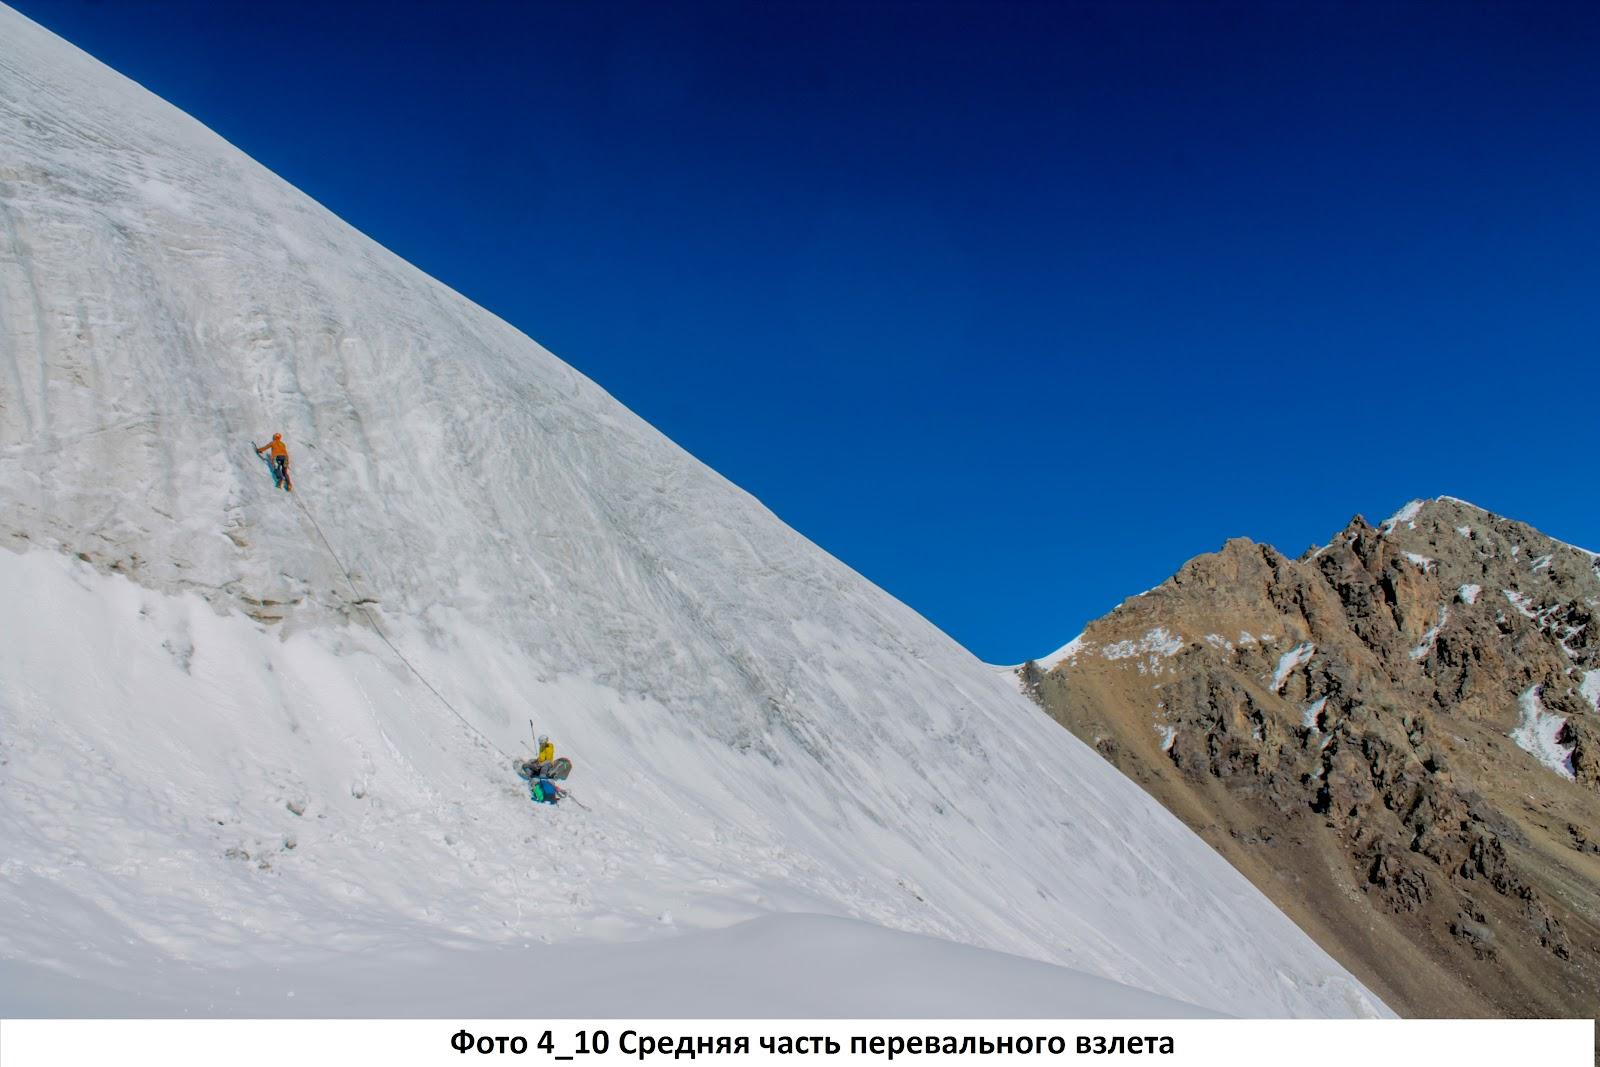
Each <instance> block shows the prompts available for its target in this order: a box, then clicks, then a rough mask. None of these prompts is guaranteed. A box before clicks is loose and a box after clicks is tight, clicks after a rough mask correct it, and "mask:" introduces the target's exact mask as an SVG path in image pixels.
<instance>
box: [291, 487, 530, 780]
mask: <svg viewBox="0 0 1600 1067" xmlns="http://www.w3.org/2000/svg"><path fill="white" fill-rule="evenodd" d="M294 502H295V504H296V505H297V506H298V507H299V508H300V513H301V514H302V515H304V516H305V517H306V518H307V519H309V520H310V521H311V527H312V529H314V530H316V531H317V536H318V537H320V538H321V539H322V547H323V548H326V549H327V550H328V555H329V556H331V557H332V558H333V562H334V564H335V566H337V567H338V568H339V570H340V572H341V573H343V574H344V580H345V582H346V584H348V585H349V586H350V592H351V593H352V594H353V595H354V597H355V606H356V607H358V608H360V609H361V613H362V614H363V615H365V616H366V617H367V622H369V623H371V624H372V631H373V632H374V633H376V634H377V635H378V640H380V641H382V642H383V643H384V644H386V645H388V646H389V651H390V652H393V653H394V654H395V658H396V659H398V660H399V661H400V662H401V663H404V664H405V665H406V669H407V670H409V671H410V672H411V673H412V674H414V675H416V676H417V681H419V682H421V683H422V684H423V685H424V686H426V687H427V689H428V692H430V693H432V694H433V695H434V696H435V697H437V698H438V699H439V703H441V704H443V705H444V706H445V707H446V708H447V709H449V711H450V714H452V715H454V716H455V717H456V718H458V719H460V720H461V725H463V726H465V727H466V728H467V729H468V730H471V731H472V732H473V733H474V734H476V735H477V736H478V739H479V740H481V741H482V742H483V743H484V744H486V745H488V746H489V747H490V748H492V749H494V750H495V751H496V752H498V753H500V755H502V756H504V757H505V758H506V759H516V757H515V756H513V755H512V754H511V753H509V752H507V751H506V750H505V749H503V748H501V747H500V746H499V745H497V744H495V743H494V741H493V740H491V739H490V737H489V736H488V735H487V734H485V733H484V732H483V731H482V730H480V729H478V728H477V727H476V726H474V725H472V722H471V721H470V720H469V719H468V718H467V717H466V716H465V715H463V714H461V712H459V711H458V710H456V706H455V705H454V704H452V703H450V701H449V700H448V699H447V698H446V697H445V695H444V694H443V693H441V692H439V690H437V689H435V688H434V687H433V683H432V682H430V681H428V678H427V676H426V675H424V674H423V673H422V672H421V671H420V670H418V669H417V665H416V664H414V663H412V662H411V661H410V660H409V659H407V658H406V654H405V653H404V652H401V651H400V649H399V648H397V647H396V646H395V643H394V642H393V641H391V640H389V635H388V634H386V633H384V632H383V627H381V626H379V625H378V620H377V619H376V618H374V617H373V614H372V610H371V609H370V608H368V607H367V606H366V605H365V604H363V603H362V600H363V599H364V598H363V597H362V595H361V591H360V590H359V589H357V588H356V580H355V579H354V578H352V577H351V576H350V569H349V568H348V567H346V566H345V565H344V560H342V559H340V558H339V553H337V552H335V551H334V549H333V543H332V542H331V541H329V540H328V535H327V534H325V533H323V532H322V524H321V523H319V522H317V519H316V516H315V515H312V514H311V509H310V508H308V507H306V505H305V501H304V500H302V499H301V498H300V496H299V495H298V494H296V495H295V496H294Z"/></svg>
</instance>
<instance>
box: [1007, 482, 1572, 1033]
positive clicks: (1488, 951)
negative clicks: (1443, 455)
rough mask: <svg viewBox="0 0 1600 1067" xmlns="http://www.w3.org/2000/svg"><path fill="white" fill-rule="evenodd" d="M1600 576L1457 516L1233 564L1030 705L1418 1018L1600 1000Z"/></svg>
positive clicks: (1064, 655) (1459, 506)
mask: <svg viewBox="0 0 1600 1067" xmlns="http://www.w3.org/2000/svg"><path fill="white" fill-rule="evenodd" d="M1597 613H1600V557H1597V556H1596V555H1595V554H1594V553H1591V552H1587V551H1584V550H1583V549H1579V548H1574V547H1573V546H1571V545H1566V544H1562V543H1561V542H1558V541H1555V540H1553V539H1551V538H1549V537H1547V536H1545V535H1543V534H1541V533H1539V532H1538V531H1537V530H1534V529H1533V528H1532V527H1529V526H1527V525H1525V524H1523V523H1520V522H1514V521H1511V520H1508V519H1505V518H1502V517H1500V516H1497V515H1493V514H1491V513H1489V512H1487V511H1484V510H1483V509H1482V508H1478V507H1475V506H1473V505H1471V504H1468V503H1465V502H1463V501H1460V500H1455V499H1452V498H1449V497H1441V498H1439V499H1437V500H1428V501H1413V502H1412V503H1411V504H1409V505H1407V506H1406V507H1405V508H1403V509H1402V510H1401V511H1399V512H1398V513H1397V514H1395V515H1394V516H1392V517H1390V518H1389V519H1388V520H1387V521H1385V522H1383V523H1381V524H1379V525H1378V526H1376V527H1374V526H1371V525H1369V524H1368V523H1367V522H1366V521H1364V520H1363V519H1362V518H1360V517H1359V516H1358V517H1356V518H1355V519H1354V520H1353V521H1352V522H1351V523H1350V524H1349V525H1348V526H1347V527H1346V528H1345V529H1344V530H1343V531H1341V532H1340V533H1339V534H1338V535H1336V536H1335V537H1334V538H1333V539H1332V540H1331V541H1330V542H1329V543H1328V544H1327V545H1324V546H1321V547H1317V548H1313V549H1311V550H1309V551H1307V552H1306V553H1305V554H1304V555H1302V556H1301V557H1300V558H1299V559H1289V558H1287V557H1285V556H1283V555H1282V554H1280V553H1279V552H1277V551H1276V550H1274V549H1273V548H1271V547H1270V546H1267V545H1260V544H1255V543H1252V542H1250V541H1247V540H1243V539H1240V540H1234V541H1229V542H1228V543H1227V544H1226V545H1225V546H1223V548H1222V550H1221V551H1219V552H1216V553H1213V554H1209V555H1204V556H1199V557H1197V558H1196V559H1193V560H1191V561H1190V562H1189V563H1187V564H1186V565H1185V566H1184V567H1183V568H1182V569H1181V570H1180V571H1179V572H1178V573H1177V574H1175V575H1174V576H1173V577H1172V578H1170V579H1168V580H1167V581H1166V582H1164V583H1162V584H1161V585H1160V586H1158V587H1157V588H1155V589H1152V590H1150V592H1148V593H1146V594H1143V595H1141V596H1138V597H1134V598H1133V599H1130V600H1128V601H1126V602H1124V603H1123V604H1122V605H1121V606H1120V607H1118V608H1117V609H1116V610H1115V611H1113V612H1112V613H1111V614H1109V615H1107V616H1106V617H1105V618H1103V619H1100V620H1098V621H1096V622H1094V623H1093V624H1091V625H1090V626H1089V627H1088V629H1087V630H1086V631H1085V632H1084V634H1083V635H1082V636H1081V637H1079V638H1078V639H1077V640H1076V641H1074V642H1073V643H1072V644H1071V645H1069V646H1067V647H1066V648H1065V649H1063V650H1062V651H1061V652H1059V653H1057V654H1056V656H1054V657H1051V658H1050V659H1049V660H1047V661H1044V662H1041V663H1036V664H1028V665H1025V666H1024V667H1023V668H1021V671H1020V673H1021V676H1022V680H1023V685H1024V688H1025V689H1026V690H1027V691H1028V692H1030V693H1031V694H1032V695H1034V696H1035V698H1036V699H1038V700H1039V701H1040V702H1041V703H1042V704H1043V705H1044V706H1045V707H1046V708H1047V709H1048V710H1049V711H1050V712H1051V714H1053V715H1054V716H1056V717H1057V718H1058V719H1060V720H1061V721H1062V722H1063V723H1064V724H1066V725H1067V726H1068V727H1069V728H1070V729H1072V730H1073V732H1075V733H1076V734H1077V735H1078V736H1079V737H1080V738H1082V739H1083V740H1085V741H1086V742H1088V743H1090V744H1092V745H1094V746H1095V748H1096V749H1098V750H1099V751H1100V752H1101V754H1102V755H1104V756H1105V757H1106V758H1107V759H1108V760H1110V761H1111V762H1112V763H1113V764H1115V765H1116V766H1118V767H1120V768H1121V769H1122V770H1123V771H1124V772H1126V773H1127V774H1128V775H1129V776H1130V777H1131V778H1133V779H1134V780H1135V781H1138V782H1139V783H1140V784H1141V785H1143V786H1144V787H1145V788H1147V789H1148V790H1149V791H1150V792H1151V794H1152V795H1154V796H1156V797H1157V798H1159V799H1160V800H1161V801H1162V803H1164V804H1165V805H1166V806H1167V807H1168V808H1169V809H1170V810H1171V811H1173V812H1174V813H1175V814H1177V815H1179V816H1180V817H1181V818H1183V819H1184V821H1185V822H1186V823H1188V824H1189V825H1190V826H1191V827H1193V828H1194V829H1195V830H1197V831H1198V832H1200V833H1201V834H1202V836H1204V837H1205V838H1206V839H1207V840H1208V841H1210V842H1211V843H1212V844H1213V845H1215V846H1216V847H1217V848H1218V850H1219V851H1221V852H1222V853H1223V854H1224V855H1225V856H1227V857H1228V858H1229V860H1230V861H1231V862H1233V863H1234V865H1235V866H1236V867H1238V869H1239V870H1241V871H1242V872H1244V873H1245V874H1247V875H1249V876H1250V878H1251V880H1252V881H1253V882H1254V883H1255V884H1256V885H1257V886H1259V887H1260V888H1261V889H1262V890H1263V891H1265V892H1266V893H1267V894H1268V895H1269V896H1271V897H1272V898H1273V899H1274V900H1275V901H1276V902H1277V903H1278V904H1279V905H1280V906H1281V907H1283V908H1284V909H1285V911H1287V912H1288V913H1289V914H1290V915H1291V916H1293V917H1294V918H1295V919H1296V920H1297V921H1298V922H1299V923H1300V924H1301V926H1302V927H1303V928H1304V929H1305V930H1306V931H1307V932H1309V933H1311V934H1312V935H1313V936H1314V937H1316V938H1317V940H1318V942H1319V943H1320V944H1322V945H1323V946H1324V947H1325V948H1327V949H1328V950H1329V951H1330V952H1331V953H1333V955H1334V956H1335V957H1337V958H1338V959H1340V960H1341V961H1342V962H1343V963H1345V964H1346V965H1347V966H1349V967H1350V968H1351V969H1352V970H1353V971H1354V972H1355V973H1356V974H1358V975H1360V976H1361V977H1362V979H1363V980H1364V981H1366V982H1367V983H1368V984H1369V985H1371V986H1372V987H1373V988H1374V989H1375V990H1377V991H1378V992H1379V993H1380V994H1381V995H1382V996H1383V997H1384V999H1385V1000H1386V1001H1387V1002H1388V1003H1389V1004H1390V1005H1392V1006H1393V1007H1395V1008H1396V1009H1397V1010H1399V1011H1400V1012H1401V1013H1402V1014H1406V1015H1443V1016H1463V1015H1492V1016H1525V1015H1538V1016H1579V1017H1583V1016H1587V1015H1589V1014H1592V1012H1593V1010H1594V1004H1595V1000H1596V996H1597V993H1600V707H1597V704H1600V614H1597Z"/></svg>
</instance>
